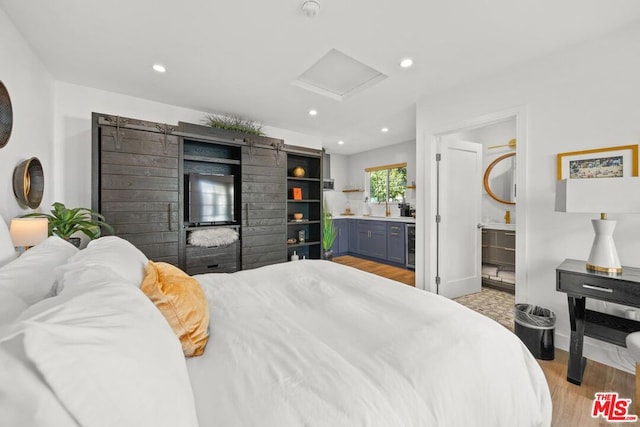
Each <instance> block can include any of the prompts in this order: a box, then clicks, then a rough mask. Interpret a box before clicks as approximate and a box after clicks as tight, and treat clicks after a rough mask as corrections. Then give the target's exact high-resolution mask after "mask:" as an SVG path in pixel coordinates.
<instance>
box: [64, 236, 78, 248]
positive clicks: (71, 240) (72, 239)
mask: <svg viewBox="0 0 640 427" xmlns="http://www.w3.org/2000/svg"><path fill="white" fill-rule="evenodd" d="M67 242H69V243H71V244H72V245H73V246H75V247H76V248H79V247H80V242H81V239H80V238H79V237H69V238H68V239H67Z"/></svg>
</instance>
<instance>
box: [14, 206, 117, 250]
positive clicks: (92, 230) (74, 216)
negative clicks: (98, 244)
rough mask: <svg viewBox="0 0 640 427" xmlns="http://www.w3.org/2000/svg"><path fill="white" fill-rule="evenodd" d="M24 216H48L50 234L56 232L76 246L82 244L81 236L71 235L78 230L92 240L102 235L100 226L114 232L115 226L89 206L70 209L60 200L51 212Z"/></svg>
mask: <svg viewBox="0 0 640 427" xmlns="http://www.w3.org/2000/svg"><path fill="white" fill-rule="evenodd" d="M23 217H26V218H28V217H35V218H47V219H48V220H49V236H51V235H54V234H55V235H56V236H58V237H60V238H61V239H64V240H67V241H68V242H70V243H72V244H73V245H75V246H79V245H80V238H79V237H71V236H72V235H73V234H75V233H77V232H81V233H84V234H85V235H86V236H87V237H89V239H91V240H93V239H97V238H98V237H100V234H101V229H100V227H104V228H105V229H106V230H108V231H109V232H110V233H113V227H111V226H110V225H109V224H108V223H107V222H106V220H105V218H104V216H103V215H101V214H99V213H98V212H96V211H94V210H91V209H89V208H73V209H70V208H67V207H66V206H65V205H64V204H62V203H60V202H55V203H54V204H53V205H52V209H51V213H50V214H46V213H39V212H34V213H30V214H26V215H23Z"/></svg>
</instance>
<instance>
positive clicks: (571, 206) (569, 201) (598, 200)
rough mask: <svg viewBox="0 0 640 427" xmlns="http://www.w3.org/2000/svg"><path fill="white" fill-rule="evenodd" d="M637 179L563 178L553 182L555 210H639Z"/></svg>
mask: <svg viewBox="0 0 640 427" xmlns="http://www.w3.org/2000/svg"><path fill="white" fill-rule="evenodd" d="M639 194H640V178H638V177H631V178H587V179H563V180H562V181H558V184H557V185H556V211H558V212H575V213H601V212H606V213H634V212H640V197H638V195H639Z"/></svg>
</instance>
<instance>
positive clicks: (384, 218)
mask: <svg viewBox="0 0 640 427" xmlns="http://www.w3.org/2000/svg"><path fill="white" fill-rule="evenodd" d="M332 218H333V219H365V220H368V221H389V222H405V223H407V224H415V222H416V219H415V218H413V217H410V216H364V215H334V216H333V217H332Z"/></svg>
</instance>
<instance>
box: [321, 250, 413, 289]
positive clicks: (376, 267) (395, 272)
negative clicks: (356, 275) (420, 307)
mask: <svg viewBox="0 0 640 427" xmlns="http://www.w3.org/2000/svg"><path fill="white" fill-rule="evenodd" d="M333 261H334V262H337V263H339V264H343V265H348V266H349V267H353V268H357V269H358V270H364V271H368V272H369V273H373V274H377V275H378V276H382V277H386V278H387V279H391V280H395V281H396V282H402V283H404V284H405V285H409V286H415V284H416V273H415V272H414V271H413V270H407V269H406V268H399V267H393V266H391V265H386V264H381V263H379V262H375V261H369V260H366V259H362V258H357V257H354V256H351V255H344V256H339V257H335V258H334V259H333Z"/></svg>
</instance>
